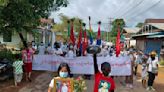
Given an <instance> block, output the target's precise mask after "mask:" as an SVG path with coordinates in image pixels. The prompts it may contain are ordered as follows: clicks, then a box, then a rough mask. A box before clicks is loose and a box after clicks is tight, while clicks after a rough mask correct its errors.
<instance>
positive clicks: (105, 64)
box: [101, 62, 111, 70]
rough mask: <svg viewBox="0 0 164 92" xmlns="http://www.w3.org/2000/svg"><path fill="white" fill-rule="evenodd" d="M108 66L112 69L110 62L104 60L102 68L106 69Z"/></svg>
mask: <svg viewBox="0 0 164 92" xmlns="http://www.w3.org/2000/svg"><path fill="white" fill-rule="evenodd" d="M106 68H109V69H110V70H111V65H110V63H108V62H104V63H102V64H101V70H105V69H106Z"/></svg>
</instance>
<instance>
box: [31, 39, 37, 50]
mask: <svg viewBox="0 0 164 92" xmlns="http://www.w3.org/2000/svg"><path fill="white" fill-rule="evenodd" d="M31 44H32V48H33V49H35V50H37V45H36V43H35V41H32V42H31Z"/></svg>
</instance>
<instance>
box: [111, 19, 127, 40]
mask: <svg viewBox="0 0 164 92" xmlns="http://www.w3.org/2000/svg"><path fill="white" fill-rule="evenodd" d="M125 25H126V24H125V21H124V19H115V20H114V21H113V22H112V31H111V32H110V33H109V35H110V37H109V39H110V40H111V41H113V42H114V41H115V37H116V36H117V30H118V27H119V28H120V31H122V29H123V27H125Z"/></svg>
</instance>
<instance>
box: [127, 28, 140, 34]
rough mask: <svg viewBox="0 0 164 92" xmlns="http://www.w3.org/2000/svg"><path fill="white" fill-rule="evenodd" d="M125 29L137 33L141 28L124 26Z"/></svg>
mask: <svg viewBox="0 0 164 92" xmlns="http://www.w3.org/2000/svg"><path fill="white" fill-rule="evenodd" d="M124 30H125V31H126V32H127V33H137V32H139V30H140V28H126V27H125V28H124Z"/></svg>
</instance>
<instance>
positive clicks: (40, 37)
mask: <svg viewBox="0 0 164 92" xmlns="http://www.w3.org/2000/svg"><path fill="white" fill-rule="evenodd" d="M40 22H41V25H40V26H38V27H37V29H33V30H32V32H26V31H22V34H23V37H24V39H25V40H26V41H27V42H32V41H35V42H36V43H40V42H44V43H47V44H48V43H49V42H50V41H51V40H52V35H51V25H52V24H53V23H54V21H53V19H43V18H42V19H40ZM33 32H34V33H37V36H35V35H34V34H33ZM0 42H1V43H2V44H6V47H7V48H8V49H13V48H14V49H20V48H22V47H23V43H22V41H21V39H20V37H19V34H18V33H17V32H16V31H12V32H9V33H0Z"/></svg>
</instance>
